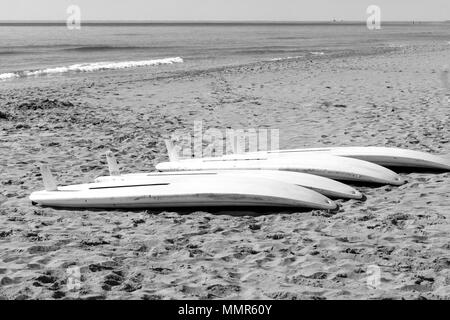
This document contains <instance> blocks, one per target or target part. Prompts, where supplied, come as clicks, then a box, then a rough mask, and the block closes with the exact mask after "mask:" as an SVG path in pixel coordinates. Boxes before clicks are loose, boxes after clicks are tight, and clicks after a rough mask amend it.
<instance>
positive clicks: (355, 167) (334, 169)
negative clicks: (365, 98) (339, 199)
mask: <svg viewBox="0 0 450 320" xmlns="http://www.w3.org/2000/svg"><path fill="white" fill-rule="evenodd" d="M156 169H157V170H159V171H187V170H188V171H189V170H190V171H192V170H282V171H295V172H302V173H309V174H314V175H318V176H322V177H326V178H330V179H336V180H345V181H359V182H369V183H379V184H392V185H401V184H403V183H404V182H405V181H404V180H403V179H402V178H401V177H400V176H399V175H398V174H396V173H395V172H393V171H391V170H389V169H386V168H384V167H382V166H379V165H377V164H374V163H370V162H367V161H362V160H358V159H351V158H345V157H338V156H333V155H328V154H326V155H321V154H308V155H306V154H305V155H302V156H289V157H268V156H266V155H261V156H259V155H258V156H254V155H249V156H246V155H236V157H235V158H198V159H189V160H180V161H172V162H163V163H159V164H158V165H156Z"/></svg>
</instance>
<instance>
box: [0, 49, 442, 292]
mask: <svg viewBox="0 0 450 320" xmlns="http://www.w3.org/2000/svg"><path fill="white" fill-rule="evenodd" d="M449 61H450V45H448V44H441V43H436V44H435V45H427V46H426V47H425V46H415V47H408V46H405V47H403V48H402V49H401V50H400V51H397V52H391V53H385V54H374V55H368V56H353V57H338V58H333V59H328V58H326V57H323V58H321V57H318V58H317V59H315V60H313V61H312V60H311V61H302V60H295V59H293V60H286V61H274V62H269V63H258V64H254V65H251V66H242V67H235V68H224V69H217V70H210V71H205V72H198V73H196V74H188V73H179V74H175V75H170V74H168V75H167V77H160V78H157V79H152V78H146V77H145V75H143V74H142V73H140V74H137V75H136V74H135V73H134V71H133V70H130V71H126V72H124V74H125V73H126V74H125V75H124V76H123V81H117V77H118V76H117V74H109V75H108V74H103V75H101V76H99V75H97V76H95V75H93V74H92V75H88V74H87V75H86V76H76V77H73V78H71V77H70V76H67V77H54V78H48V79H45V80H44V81H40V82H38V81H35V80H33V79H22V80H21V81H23V83H18V82H15V83H14V85H13V84H9V83H8V82H3V83H1V84H0V85H1V87H0V111H1V113H0V128H1V131H0V133H1V135H0V142H1V144H0V170H1V173H0V184H1V190H0V192H1V193H0V203H1V205H0V297H2V298H7V299H52V298H55V299H61V298H82V299H116V298H122V299H172V298H194V299H197V298H201V299H215V298H238V299H241V298H244V299H245V298H269V299H336V298H337V299H380V298H393V299H399V298H406V299H416V298H427V299H449V298H450V250H449V249H450V240H449V239H450V237H449V231H450V227H449V226H450V224H449V219H450V173H402V175H403V176H404V177H405V178H407V180H408V183H407V184H406V185H404V186H402V187H399V188H397V187H390V186H380V187H376V188H373V187H372V188H370V187H361V190H362V191H363V192H364V193H365V194H366V195H367V201H365V202H361V201H353V200H352V201H340V204H341V205H342V208H341V210H340V211H339V212H338V213H335V214H330V213H327V212H323V211H312V212H306V213H305V212H302V213H296V212H267V213H266V214H264V215H261V214H255V213H252V212H231V213H232V214H233V215H227V214H226V213H227V212H216V213H207V212H190V213H189V212H178V213H177V212H160V213H158V212H156V211H138V212H128V211H78V210H70V211H68V210H54V209H49V208H39V207H33V206H32V205H31V204H30V203H29V201H28V199H27V197H28V195H29V193H30V192H32V191H34V190H37V189H41V181H40V176H39V173H38V164H39V162H41V161H45V162H47V163H49V164H50V165H51V167H52V169H53V171H54V172H55V173H56V175H57V176H58V179H59V181H60V182H61V183H62V184H68V183H78V182H87V181H90V180H92V179H93V178H94V177H96V176H99V175H104V174H107V170H106V165H105V159H104V157H103V153H104V152H105V150H107V149H109V148H111V149H112V150H113V151H114V152H115V154H116V156H117V158H118V160H119V161H120V162H121V163H122V165H123V166H124V167H125V171H127V172H133V171H143V170H152V169H153V167H154V165H155V164H156V163H157V162H159V161H163V160H165V159H166V155H165V148H164V145H163V141H162V139H163V138H164V137H167V136H168V135H169V134H170V133H172V132H173V131H174V130H178V129H184V130H186V129H187V130H191V129H192V125H193V121H194V120H203V121H204V125H205V127H209V126H212V127H219V128H225V127H228V126H233V127H244V128H246V127H256V128H258V127H264V128H267V127H272V128H280V129H281V132H280V138H281V147H283V148H294V147H303V146H308V147H315V146H329V145H378V146H396V147H404V148H411V149H415V150H422V151H427V152H433V153H440V154H450V133H449V131H450V130H449V124H450V105H449V104H448V103H443V101H444V100H445V99H447V98H448V96H447V97H446V96H445V94H446V93H447V94H448V92H445V90H443V89H442V82H441V80H440V76H439V73H440V70H441V68H442V66H443V65H445V64H446V63H447V64H448V62H449ZM186 213H187V214H186ZM218 213H222V214H218ZM238 214H241V216H237V215H238ZM245 214H248V215H245ZM371 266H378V267H379V268H380V271H381V282H380V284H379V285H378V286H377V287H376V288H370V287H369V286H368V285H367V277H368V270H371V268H373V267H371ZM73 267H77V268H79V271H80V274H81V279H80V280H81V288H80V290H72V291H70V290H69V288H68V286H67V283H68V282H71V281H72V280H73V278H69V279H68V273H67V270H73V269H70V268H73ZM68 268H69V269H68Z"/></svg>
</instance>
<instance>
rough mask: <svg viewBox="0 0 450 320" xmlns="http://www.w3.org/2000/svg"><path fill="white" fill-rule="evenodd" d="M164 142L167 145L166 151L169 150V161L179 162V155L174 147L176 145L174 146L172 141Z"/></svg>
mask: <svg viewBox="0 0 450 320" xmlns="http://www.w3.org/2000/svg"><path fill="white" fill-rule="evenodd" d="M164 142H165V143H166V149H167V154H168V155H169V161H170V162H173V161H178V160H179V159H178V154H177V150H176V148H175V147H174V145H173V144H172V142H171V141H170V140H164Z"/></svg>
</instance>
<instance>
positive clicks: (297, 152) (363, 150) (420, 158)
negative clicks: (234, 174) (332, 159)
mask: <svg viewBox="0 0 450 320" xmlns="http://www.w3.org/2000/svg"><path fill="white" fill-rule="evenodd" d="M311 153H313V154H329V155H334V156H341V157H348V158H354V159H359V160H364V161H369V162H372V163H375V164H379V165H382V166H389V167H411V168H422V169H436V170H446V171H449V170H450V157H447V158H446V157H443V156H439V155H434V154H430V153H426V152H421V151H415V150H407V149H401V148H386V147H334V148H306V149H287V150H272V151H259V152H248V153H243V154H231V155H225V156H222V157H218V158H222V159H241V158H242V157H269V158H273V157H282V158H285V157H293V156H301V155H309V154H311Z"/></svg>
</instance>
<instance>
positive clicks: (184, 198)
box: [30, 175, 337, 210]
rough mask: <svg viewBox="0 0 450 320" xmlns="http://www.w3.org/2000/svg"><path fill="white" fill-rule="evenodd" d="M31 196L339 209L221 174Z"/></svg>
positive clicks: (82, 204) (150, 204)
mask: <svg viewBox="0 0 450 320" xmlns="http://www.w3.org/2000/svg"><path fill="white" fill-rule="evenodd" d="M30 200H31V201H32V202H33V203H35V204H39V205H42V206H51V207H74V208H121V209H132V208H172V207H217V206H233V207H236V206H238V207H239V206H259V207H261V206H263V207H267V206H269V207H296V208H308V209H326V210H332V209H335V208H336V207H337V206H336V204H335V203H334V202H333V201H331V200H330V199H328V198H327V197H325V196H323V195H322V194H320V193H318V192H315V191H313V190H310V189H307V188H303V187H300V186H297V185H293V184H289V183H285V182H280V181H275V180H271V179H265V178H254V177H252V178H250V177H232V176H219V175H213V176H207V175H204V176H201V177H198V176H196V177H191V178H189V177H183V178H182V179H179V180H178V181H172V182H167V183H164V182H163V183H149V182H146V181H141V180H127V181H109V182H99V183H89V184H79V185H71V186H64V187H57V190H56V191H55V190H49V191H47V190H44V191H37V192H33V193H32V194H31V195H30Z"/></svg>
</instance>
